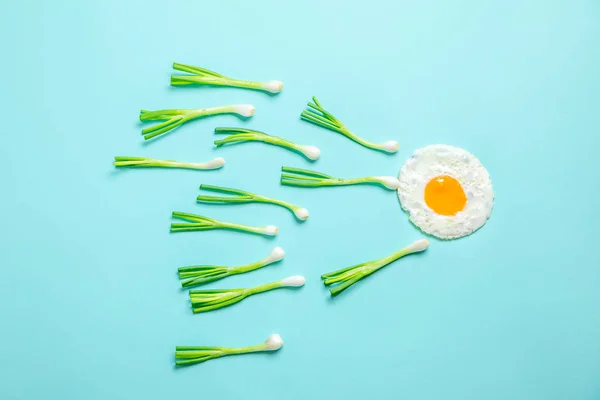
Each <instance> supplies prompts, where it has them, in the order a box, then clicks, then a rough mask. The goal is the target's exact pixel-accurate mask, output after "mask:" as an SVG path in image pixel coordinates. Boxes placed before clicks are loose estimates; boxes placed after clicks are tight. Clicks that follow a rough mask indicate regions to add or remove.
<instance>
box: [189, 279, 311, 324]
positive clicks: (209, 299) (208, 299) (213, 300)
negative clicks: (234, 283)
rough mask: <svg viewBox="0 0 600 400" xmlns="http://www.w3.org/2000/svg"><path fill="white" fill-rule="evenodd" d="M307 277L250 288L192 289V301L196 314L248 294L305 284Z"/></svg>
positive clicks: (242, 297) (243, 297)
mask: <svg viewBox="0 0 600 400" xmlns="http://www.w3.org/2000/svg"><path fill="white" fill-rule="evenodd" d="M305 282H306V279H304V277H303V276H299V275H296V276H290V277H289V278H285V279H282V280H279V281H275V282H271V283H266V284H264V285H260V286H256V287H253V288H248V289H212V290H190V302H191V303H192V311H193V312H194V314H197V313H201V312H207V311H212V310H216V309H218V308H222V307H227V306H230V305H232V304H235V303H238V302H240V301H242V300H244V299H245V298H246V297H248V296H252V295H254V294H258V293H263V292H267V291H269V290H273V289H279V288H285V287H300V286H304V283H305Z"/></svg>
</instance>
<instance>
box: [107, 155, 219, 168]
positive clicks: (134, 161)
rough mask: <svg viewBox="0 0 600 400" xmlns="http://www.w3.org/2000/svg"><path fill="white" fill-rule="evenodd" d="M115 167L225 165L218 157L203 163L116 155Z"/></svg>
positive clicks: (215, 166) (211, 166) (214, 166)
mask: <svg viewBox="0 0 600 400" xmlns="http://www.w3.org/2000/svg"><path fill="white" fill-rule="evenodd" d="M113 164H114V166H115V167H130V168H131V167H134V168H149V167H164V168H185V169H217V168H221V167H222V166H223V165H225V159H223V158H221V157H218V158H215V159H213V160H210V161H209V162H205V163H191V162H180V161H173V160H156V159H154V158H145V157H123V156H116V157H115V162H114V163H113Z"/></svg>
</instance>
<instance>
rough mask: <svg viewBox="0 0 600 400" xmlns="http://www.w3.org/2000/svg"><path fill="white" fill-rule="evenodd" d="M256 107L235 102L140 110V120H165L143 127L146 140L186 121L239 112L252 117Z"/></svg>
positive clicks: (243, 115) (241, 114)
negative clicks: (192, 107)
mask: <svg viewBox="0 0 600 400" xmlns="http://www.w3.org/2000/svg"><path fill="white" fill-rule="evenodd" d="M254 111H255V108H254V106H253V105H252V104H234V105H230V106H219V107H209V108H198V109H185V110H184V109H178V110H157V111H148V110H141V111H140V121H142V122H149V121H164V122H161V123H159V124H156V125H153V126H150V127H148V128H144V129H142V135H144V140H148V139H152V138H155V137H157V136H160V135H162V134H165V133H167V132H169V131H172V130H173V129H175V128H177V127H179V126H181V125H183V124H184V123H186V122H188V121H191V120H194V119H198V118H201V117H208V116H211V115H219V114H237V115H240V116H242V117H251V116H252V115H254Z"/></svg>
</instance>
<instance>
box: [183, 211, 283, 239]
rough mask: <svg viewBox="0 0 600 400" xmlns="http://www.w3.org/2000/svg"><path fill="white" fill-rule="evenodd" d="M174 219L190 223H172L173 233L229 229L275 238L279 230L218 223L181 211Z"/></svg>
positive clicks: (267, 227)
mask: <svg viewBox="0 0 600 400" xmlns="http://www.w3.org/2000/svg"><path fill="white" fill-rule="evenodd" d="M172 216H173V218H177V219H181V220H184V221H189V222H187V223H172V224H171V232H188V231H208V230H212V229H229V230H234V231H242V232H247V233H254V234H257V235H264V236H275V235H277V232H278V231H279V229H277V227H276V226H273V225H268V226H248V225H241V224H234V223H231V222H223V221H218V220H216V219H212V218H208V217H205V216H202V215H196V214H188V213H183V212H179V211H173V214H172Z"/></svg>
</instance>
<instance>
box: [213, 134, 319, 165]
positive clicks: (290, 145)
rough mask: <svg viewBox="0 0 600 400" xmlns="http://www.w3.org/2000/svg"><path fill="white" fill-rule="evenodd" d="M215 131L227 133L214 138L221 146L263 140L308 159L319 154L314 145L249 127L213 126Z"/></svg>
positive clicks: (314, 157)
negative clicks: (295, 141)
mask: <svg viewBox="0 0 600 400" xmlns="http://www.w3.org/2000/svg"><path fill="white" fill-rule="evenodd" d="M215 133H217V134H219V133H224V134H229V136H227V137H226V138H225V139H221V140H215V145H216V146H217V147H221V146H223V145H226V144H231V143H243V142H263V143H268V144H272V145H274V146H279V147H283V148H285V149H288V150H291V151H296V152H299V153H300V154H302V155H303V156H304V157H306V158H308V159H309V160H313V161H314V160H316V159H318V158H319V156H320V155H321V150H319V148H318V147H315V146H307V145H303V144H297V143H294V142H290V141H289V140H286V139H282V138H280V137H278V136H271V135H268V134H266V133H264V132H259V131H253V130H251V129H244V128H215Z"/></svg>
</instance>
